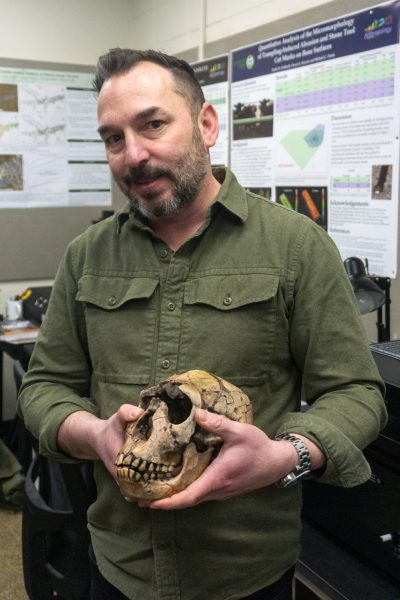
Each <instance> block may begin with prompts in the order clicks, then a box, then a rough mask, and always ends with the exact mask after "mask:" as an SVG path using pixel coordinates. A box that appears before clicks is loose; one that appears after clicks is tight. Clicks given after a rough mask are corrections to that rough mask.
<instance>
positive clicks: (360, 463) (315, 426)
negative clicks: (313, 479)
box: [277, 412, 371, 487]
mask: <svg viewBox="0 0 400 600" xmlns="http://www.w3.org/2000/svg"><path fill="white" fill-rule="evenodd" d="M277 433H298V434H300V435H303V436H304V437H305V438H307V439H309V440H311V441H312V442H314V444H316V445H317V446H318V447H319V448H320V450H321V451H322V452H323V453H324V454H325V456H326V467H325V470H324V471H323V473H322V474H321V476H319V477H318V479H317V481H319V482H321V483H329V484H331V485H337V486H341V487H354V486H356V485H360V484H361V483H365V482H366V481H368V479H369V478H370V476H371V468H370V466H369V464H368V461H367V459H366V458H365V456H364V454H363V453H362V451H361V450H360V449H359V448H357V446H355V444H354V443H353V442H352V441H351V440H350V439H349V438H348V437H347V436H346V435H344V434H343V433H342V432H341V431H340V430H339V429H338V428H337V427H335V426H334V425H332V424H330V423H328V422H327V421H325V420H324V419H321V418H320V417H318V416H316V415H312V414H310V413H309V412H306V413H290V414H289V415H288V416H287V417H286V418H285V420H284V421H283V422H282V423H281V425H280V427H279V431H277Z"/></svg>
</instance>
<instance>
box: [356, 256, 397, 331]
mask: <svg viewBox="0 0 400 600" xmlns="http://www.w3.org/2000/svg"><path fill="white" fill-rule="evenodd" d="M344 266H345V269H346V272H347V275H348V277H349V279H350V283H351V285H352V287H353V290H354V293H355V296H356V299H357V303H358V308H359V309H360V313H361V314H362V315H366V314H368V313H370V312H374V311H375V310H376V311H377V315H378V320H377V323H376V327H377V336H378V342H386V341H388V340H390V304H391V299H390V285H391V281H390V278H389V277H377V276H376V275H370V273H369V272H368V259H365V264H364V262H363V261H362V260H361V258H358V257H356V256H351V257H350V258H346V260H345V261H344ZM383 317H384V318H383Z"/></svg>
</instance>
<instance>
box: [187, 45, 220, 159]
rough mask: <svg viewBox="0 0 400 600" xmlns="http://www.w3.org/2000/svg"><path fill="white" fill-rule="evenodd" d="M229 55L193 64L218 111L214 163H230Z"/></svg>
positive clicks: (212, 151) (205, 93)
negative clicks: (217, 131)
mask: <svg viewBox="0 0 400 600" xmlns="http://www.w3.org/2000/svg"><path fill="white" fill-rule="evenodd" d="M228 61H229V57H228V55H223V56H217V57H215V58H208V59H207V60H203V61H200V62H197V63H193V64H192V65H191V66H192V68H193V70H194V72H195V74H196V78H197V81H198V82H199V83H200V85H201V87H202V90H203V93H204V97H205V99H206V100H207V102H210V104H212V105H213V106H214V108H215V110H216V111H217V114H218V120H219V136H218V140H217V143H216V144H215V146H214V147H213V148H210V156H211V164H212V165H227V164H229V159H228V153H229V141H228V139H229V138H228V135H229V126H228V123H229V108H228V107H229V84H228V75H229V69H228Z"/></svg>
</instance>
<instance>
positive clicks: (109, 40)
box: [0, 0, 131, 65]
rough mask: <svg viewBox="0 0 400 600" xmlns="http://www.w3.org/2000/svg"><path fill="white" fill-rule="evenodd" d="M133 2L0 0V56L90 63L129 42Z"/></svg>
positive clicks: (120, 0)
mask: <svg viewBox="0 0 400 600" xmlns="http://www.w3.org/2000/svg"><path fill="white" fill-rule="evenodd" d="M130 4H131V0H0V15H1V35H0V57H2V58H17V59H24V60H27V59H29V60H39V61H50V62H63V63H75V64H81V65H86V64H87V65H92V64H95V63H96V60H97V57H98V56H99V55H100V54H102V53H103V52H105V51H107V50H108V49H109V48H111V47H114V46H118V45H122V44H125V43H128V34H129V22H128V18H127V16H128V10H129V5H130Z"/></svg>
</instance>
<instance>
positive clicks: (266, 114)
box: [233, 98, 274, 140]
mask: <svg viewBox="0 0 400 600" xmlns="http://www.w3.org/2000/svg"><path fill="white" fill-rule="evenodd" d="M273 115H274V103H273V101H272V100H271V98H268V99H267V98H263V99H262V100H259V101H258V102H251V103H249V104H244V103H243V102H237V103H236V104H235V105H234V107H233V139H234V140H245V139H253V138H264V137H271V136H272V135H273Z"/></svg>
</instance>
